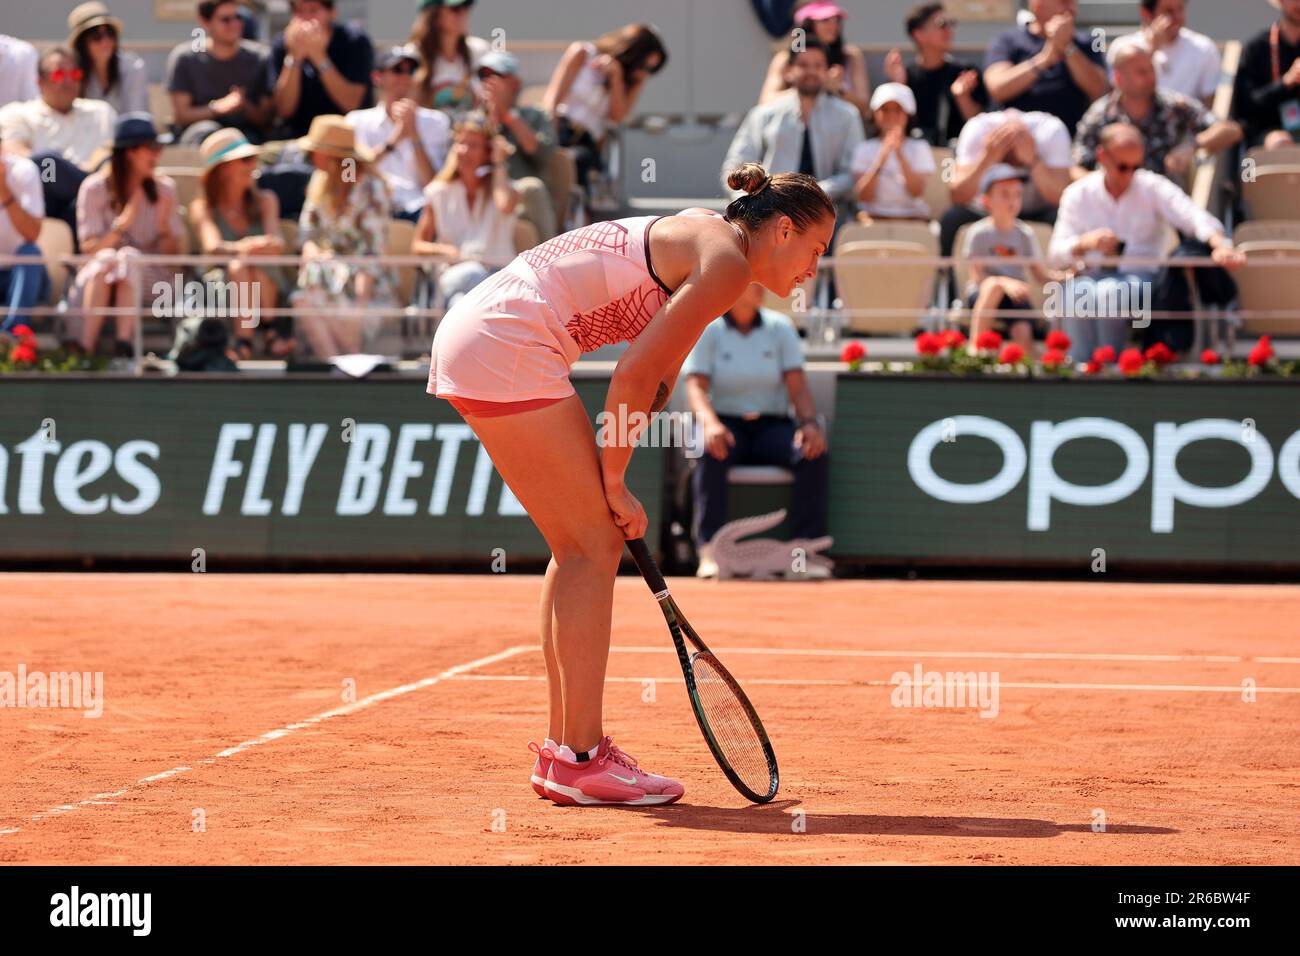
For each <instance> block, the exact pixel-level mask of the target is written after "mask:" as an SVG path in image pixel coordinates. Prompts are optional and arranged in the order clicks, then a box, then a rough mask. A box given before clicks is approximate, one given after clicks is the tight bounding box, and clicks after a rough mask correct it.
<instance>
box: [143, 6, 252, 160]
mask: <svg viewBox="0 0 1300 956" xmlns="http://www.w3.org/2000/svg"><path fill="white" fill-rule="evenodd" d="M238 11H239V6H238V4H237V3H236V2H235V0H201V2H200V3H199V5H198V21H199V27H200V29H201V30H202V31H203V32H202V34H201V37H202V40H201V44H200V43H199V42H198V41H195V40H186V41H185V42H184V43H181V44H179V45H178V46H176V47H175V48H174V49H173V50H172V52H171V55H170V56H169V57H168V58H167V92H168V93H170V94H171V98H172V113H173V115H174V117H175V120H174V123H175V125H176V126H177V127H179V128H180V130H181V133H180V140H179V141H180V142H181V143H184V144H185V145H187V146H197V145H199V144H200V143H202V142H203V141H204V140H205V139H207V138H208V137H209V136H211V135H212V134H213V133H215V132H216V131H217V130H219V129H221V128H222V127H227V126H229V127H233V128H235V129H237V130H239V131H240V132H241V133H243V134H244V138H245V139H247V140H248V141H249V142H250V143H260V142H262V141H263V140H264V139H265V137H266V132H267V129H268V128H269V127H270V124H271V117H272V114H273V112H274V109H275V105H274V103H273V102H272V101H271V88H270V87H269V86H268V85H267V71H268V69H269V67H268V59H269V58H268V56H267V51H266V48H265V47H264V46H262V45H261V44H260V43H252V42H250V41H248V40H245V39H244V38H243V35H242V30H243V22H242V21H241V20H240V17H239V12H238ZM195 45H201V47H202V48H201V49H199V50H195V49H194V47H195Z"/></svg>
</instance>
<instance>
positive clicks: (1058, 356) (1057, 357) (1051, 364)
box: [1043, 348, 1065, 368]
mask: <svg viewBox="0 0 1300 956" xmlns="http://www.w3.org/2000/svg"><path fill="white" fill-rule="evenodd" d="M1064 364H1065V353H1064V352H1062V351H1061V350H1060V349H1056V348H1051V349H1048V350H1047V351H1045V352H1044V353H1043V368H1059V367H1060V366H1061V365H1064Z"/></svg>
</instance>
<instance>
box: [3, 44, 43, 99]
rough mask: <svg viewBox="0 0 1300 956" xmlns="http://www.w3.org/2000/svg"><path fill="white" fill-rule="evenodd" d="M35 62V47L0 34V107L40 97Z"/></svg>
mask: <svg viewBox="0 0 1300 956" xmlns="http://www.w3.org/2000/svg"><path fill="white" fill-rule="evenodd" d="M36 61H37V54H36V47H34V46H32V45H31V44H30V43H28V42H26V41H25V40H19V39H17V38H15V37H11V36H6V35H5V34H3V33H0V106H4V105H6V104H7V103H21V102H22V101H23V100H34V99H36V98H37V97H38V96H40V95H41V91H40V87H39V86H37V83H36Z"/></svg>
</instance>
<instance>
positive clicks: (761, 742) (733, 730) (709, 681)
mask: <svg viewBox="0 0 1300 956" xmlns="http://www.w3.org/2000/svg"><path fill="white" fill-rule="evenodd" d="M627 548H628V550H629V551H631V552H632V558H633V560H635V561H636V566H637V567H638V568H639V569H640V570H641V576H642V577H644V578H645V582H646V584H648V585H650V590H651V592H652V593H653V594H654V596H655V600H656V601H658V602H659V607H660V609H661V610H662V611H663V612H664V618H665V619H666V620H667V621H668V630H669V631H670V632H671V633H672V636H673V644H674V645H675V646H676V648H677V660H678V661H679V662H680V663H681V665H682V674H683V675H685V677H686V692H687V694H688V695H690V698H691V709H692V710H694V711H695V720H696V722H697V723H698V724H699V725H700V732H701V733H703V734H704V739H705V741H706V742H707V743H708V745H709V749H710V750H711V751H713V757H714V759H715V760H717V761H718V766H719V767H721V768H722V772H723V773H725V774H726V775H727V779H728V780H730V781H731V784H732V786H734V787H735V788H736V789H737V790H739V791H740V792H741V793H742V794H744V795H745V797H746V798H748V799H750V800H752V801H754V802H755V803H767V802H768V801H769V800H771V799H772V798H773V797H775V796H776V788H777V787H778V786H779V784H780V777H779V775H778V772H777V767H776V754H774V753H773V752H772V743H771V741H769V740H768V739H767V731H765V730H764V729H763V722H762V721H760V720H759V719H758V714H757V713H756V712H755V711H754V707H753V705H752V704H750V702H749V698H748V697H746V696H745V692H744V691H743V690H741V689H740V684H738V683H737V682H736V679H735V678H734V677H732V676H731V674H730V673H729V672H728V671H727V669H726V668H725V667H723V666H722V662H721V661H719V660H718V659H717V657H715V656H714V654H713V652H712V651H710V650H709V648H708V647H707V646H706V645H705V643H704V641H702V640H700V635H698V634H696V633H695V629H694V628H693V627H691V625H690V623H689V622H688V621H687V620H686V617H685V616H684V615H683V614H682V612H681V609H679V608H678V607H677V602H675V601H674V600H673V598H672V595H671V594H669V593H668V585H667V584H666V583H665V582H664V576H663V575H662V574H660V573H659V568H658V566H656V564H655V562H654V558H652V557H651V556H650V549H649V548H647V547H646V543H645V539H644V538H632V539H629V540H628V542H627ZM683 633H685V635H686V637H687V638H689V639H690V642H691V643H692V644H693V645H695V648H696V651H695V653H694V654H690V655H689V656H688V655H687V651H686V642H685V641H684V640H683V639H682V634H683Z"/></svg>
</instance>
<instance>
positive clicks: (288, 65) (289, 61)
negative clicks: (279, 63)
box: [284, 53, 298, 70]
mask: <svg viewBox="0 0 1300 956" xmlns="http://www.w3.org/2000/svg"><path fill="white" fill-rule="evenodd" d="M297 65H298V58H297V57H296V56H294V55H293V54H292V53H286V54H285V56H284V68H285V69H286V70H290V69H293V68H294V67H295V66H297Z"/></svg>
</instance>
